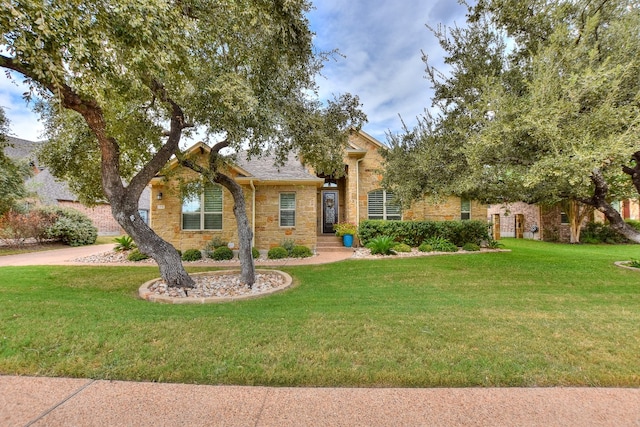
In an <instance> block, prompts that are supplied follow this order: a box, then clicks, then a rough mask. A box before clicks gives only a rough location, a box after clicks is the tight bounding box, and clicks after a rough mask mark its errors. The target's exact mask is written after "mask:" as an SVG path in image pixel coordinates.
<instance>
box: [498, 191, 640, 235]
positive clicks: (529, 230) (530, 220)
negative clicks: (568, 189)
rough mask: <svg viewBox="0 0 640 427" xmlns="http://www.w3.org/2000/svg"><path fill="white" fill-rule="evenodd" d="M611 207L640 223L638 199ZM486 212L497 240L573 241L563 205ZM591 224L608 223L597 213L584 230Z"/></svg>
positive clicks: (589, 217)
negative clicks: (505, 238)
mask: <svg viewBox="0 0 640 427" xmlns="http://www.w3.org/2000/svg"><path fill="white" fill-rule="evenodd" d="M612 206H613V207H614V209H616V210H617V211H618V212H620V215H622V218H623V219H635V220H638V219H640V209H639V203H638V200H637V199H636V200H632V199H626V200H623V201H621V202H613V203H612ZM487 212H488V215H489V221H490V222H492V223H493V224H494V238H495V237H497V236H499V237H516V238H525V239H536V240H545V241H550V242H569V241H570V236H571V230H570V224H569V218H568V217H567V215H566V213H565V212H563V211H562V208H561V207H560V205H554V206H542V205H536V204H527V203H524V202H516V203H509V204H507V205H491V206H489V209H488V211H487ZM591 221H595V222H605V221H606V219H605V217H604V215H603V214H602V213H600V212H598V211H594V212H593V213H592V214H590V215H587V217H586V218H585V219H584V221H583V226H585V225H586V224H587V223H588V222H591ZM496 232H497V233H498V234H496Z"/></svg>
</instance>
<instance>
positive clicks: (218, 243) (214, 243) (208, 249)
mask: <svg viewBox="0 0 640 427" xmlns="http://www.w3.org/2000/svg"><path fill="white" fill-rule="evenodd" d="M228 244H229V243H228V242H225V241H224V240H222V238H221V237H220V236H216V237H214V238H212V239H211V240H209V241H208V242H207V245H206V246H205V247H204V253H205V254H206V255H207V256H208V257H209V258H213V252H214V251H215V250H216V249H218V248H221V247H223V246H224V247H226V246H227V245H228Z"/></svg>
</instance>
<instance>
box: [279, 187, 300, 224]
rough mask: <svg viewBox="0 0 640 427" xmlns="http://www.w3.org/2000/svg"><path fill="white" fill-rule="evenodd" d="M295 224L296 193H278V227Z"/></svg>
mask: <svg viewBox="0 0 640 427" xmlns="http://www.w3.org/2000/svg"><path fill="white" fill-rule="evenodd" d="M295 226H296V193H280V227H295Z"/></svg>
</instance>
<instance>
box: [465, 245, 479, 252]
mask: <svg viewBox="0 0 640 427" xmlns="http://www.w3.org/2000/svg"><path fill="white" fill-rule="evenodd" d="M462 249H463V250H465V251H468V252H477V251H479V250H480V246H479V245H476V244H475V243H465V244H464V246H462Z"/></svg>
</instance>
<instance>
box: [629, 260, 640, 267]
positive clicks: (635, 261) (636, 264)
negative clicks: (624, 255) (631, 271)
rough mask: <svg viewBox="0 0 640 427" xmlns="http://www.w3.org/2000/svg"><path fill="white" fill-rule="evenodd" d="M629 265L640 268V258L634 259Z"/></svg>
mask: <svg viewBox="0 0 640 427" xmlns="http://www.w3.org/2000/svg"><path fill="white" fill-rule="evenodd" d="M629 266H630V267H633V268H640V259H632V260H631V262H630V263H629Z"/></svg>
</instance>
